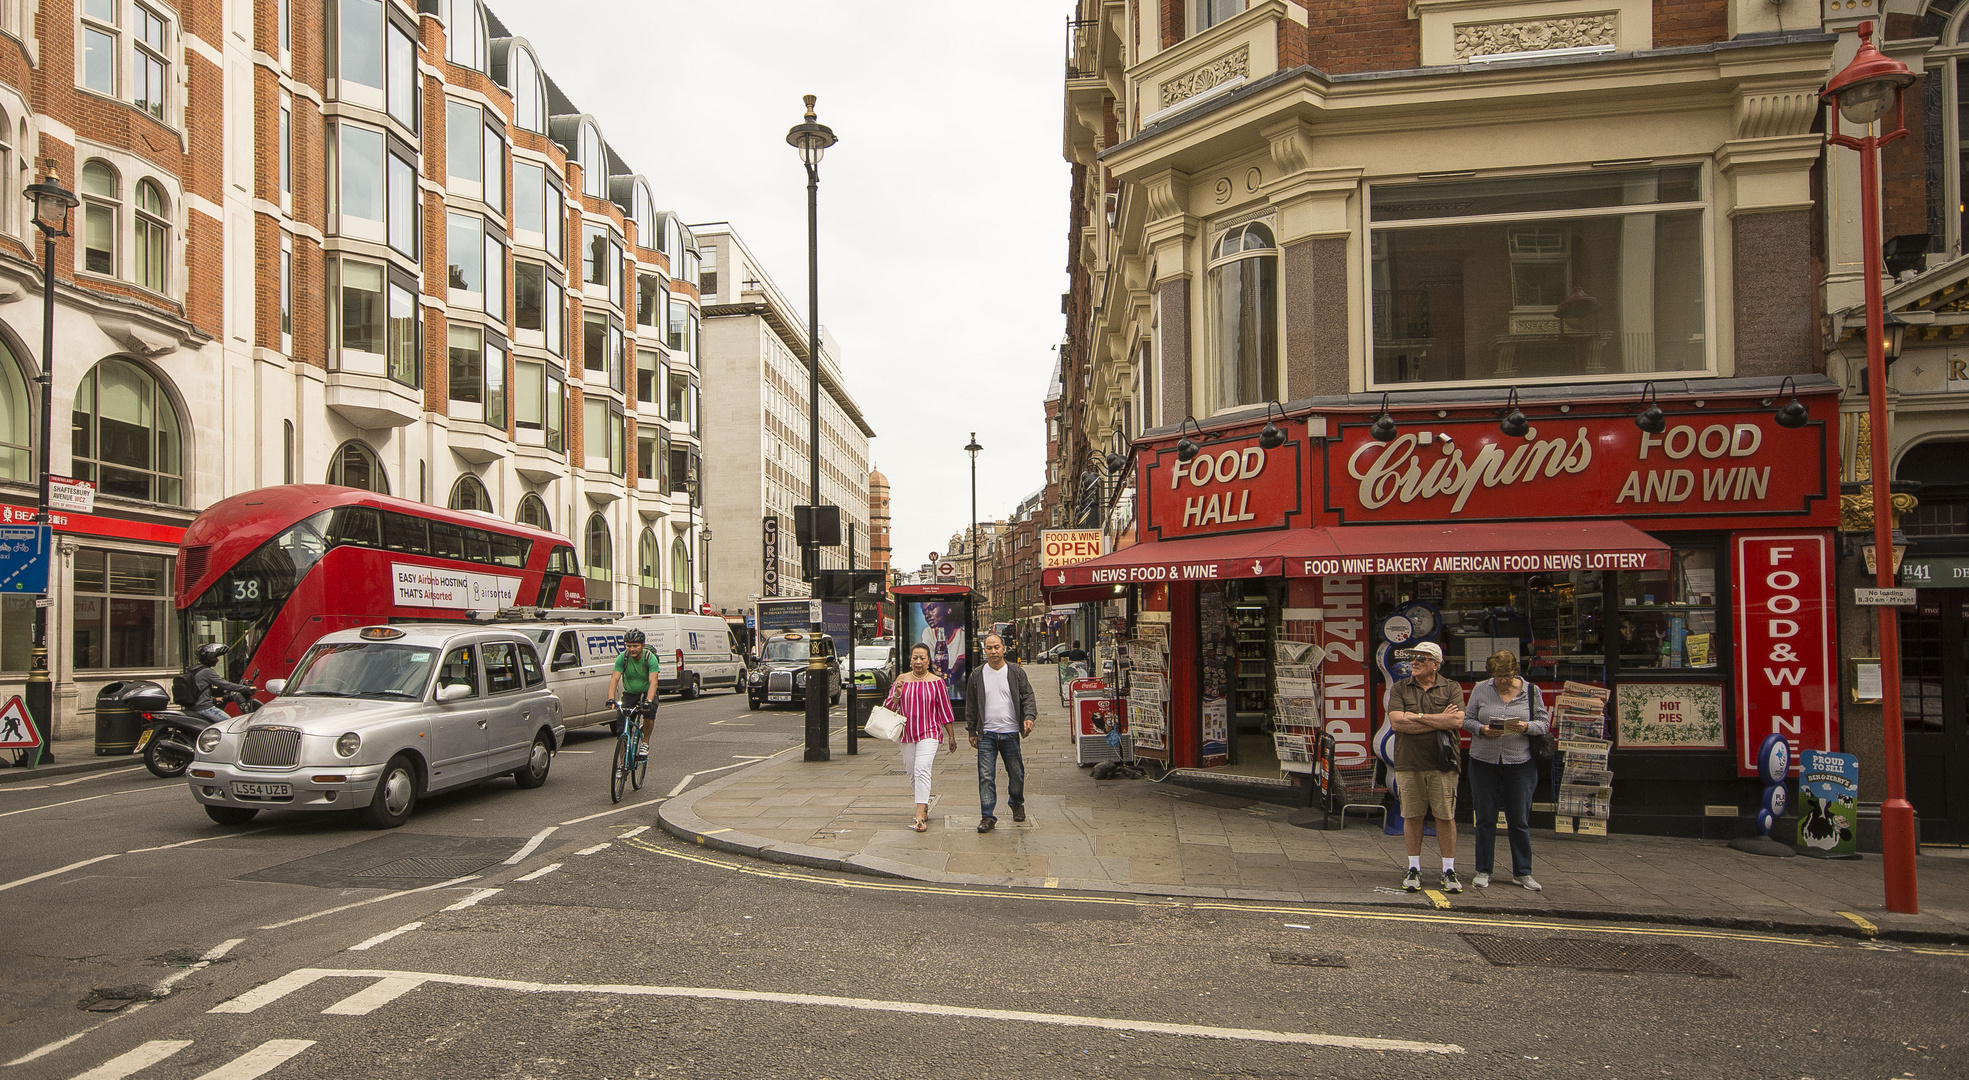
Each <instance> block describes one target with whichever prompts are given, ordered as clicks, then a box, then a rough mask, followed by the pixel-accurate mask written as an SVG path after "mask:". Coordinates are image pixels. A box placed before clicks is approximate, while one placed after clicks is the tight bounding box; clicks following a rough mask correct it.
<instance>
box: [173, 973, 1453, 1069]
mask: <svg viewBox="0 0 1969 1080" xmlns="http://www.w3.org/2000/svg"><path fill="white" fill-rule="evenodd" d="M325 978H355V979H376V980H378V981H377V982H376V983H374V984H373V985H371V986H370V987H369V988H367V989H365V990H362V991H359V992H357V993H355V994H351V995H350V996H348V997H346V998H343V999H342V1000H341V1001H338V1002H336V1003H335V1004H334V1005H330V1006H329V1007H328V1008H326V1009H324V1010H322V1011H323V1012H324V1013H326V1014H330V1015H344V1016H362V1015H366V1014H367V1013H369V1012H370V1011H372V1010H373V1009H374V1008H376V1007H377V1006H380V1005H382V1004H384V1003H386V1002H388V1001H392V1000H395V999H396V998H398V997H401V996H402V995H404V994H405V993H408V992H409V991H411V990H413V989H416V988H417V987H418V986H421V985H423V984H424V983H437V984H441V985H448V986H470V987H478V988H481V989H490V990H511V991H517V992H519V993H524V994H613V995H617V996H623V997H668V998H693V999H697V1000H700V1001H730V1002H741V1003H748V1004H752V1003H757V1004H769V1005H808V1006H822V1007H827V1008H837V1009H854V1010H859V1011H864V1012H887V1013H903V1014H907V1015H911V1016H941V1017H951V1018H956V1019H961V1020H996V1021H1006V1022H1011V1023H1023V1024H1045V1025H1050V1026H1056V1027H1073V1028H1096V1029H1102V1030H1107V1031H1120V1032H1135V1033H1139V1034H1145V1035H1177V1036H1187V1037H1190V1038H1201V1039H1224V1040H1230V1041H1238V1042H1262V1043H1282V1044H1287V1045H1293V1046H1324V1047H1333V1048H1339V1049H1346V1050H1375V1051H1404V1052H1408V1053H1419V1054H1445V1055H1448V1054H1461V1053H1463V1052H1464V1050H1463V1048H1462V1047H1461V1046H1458V1045H1456V1044H1454V1043H1431V1042H1416V1041H1413V1040H1409V1039H1377V1038H1364V1037H1361V1036H1355V1035H1326V1034H1320V1033H1317V1032H1302V1031H1268V1030H1265V1029H1262V1028H1232V1027H1212V1026H1209V1025H1205V1024H1169V1023H1163V1022H1160V1021H1155V1020H1129V1019H1122V1018H1119V1017H1109V1016H1075V1015H1072V1014H1070V1013H1042V1012H1029V1011H1025V1010H1020V1009H983V1008H973V1007H970V1006H964V1005H940V1004H936V1003H934V1002H927V1001H888V1000H882V999H877V998H852V997H837V996H834V995H830V994H788V993H777V992H771V991H764V990H729V989H723V988H718V987H703V986H636V985H629V984H621V983H536V982H522V981H520V980H517V979H491V978H483V977H479V976H473V975H443V974H438V973H435V972H425V971H390V970H359V969H345V968H301V969H299V970H297V971H291V972H288V973H287V974H285V975H282V976H281V977H280V978H278V979H275V980H273V981H272V982H269V983H266V984H264V985H262V986H258V987H255V988H254V989H252V990H248V991H247V992H246V993H244V994H241V995H239V996H238V997H236V998H234V999H232V1000H231V1001H226V1002H221V1003H220V1004H218V1005H216V1006H214V1007H213V1008H212V1009H211V1010H209V1011H211V1012H215V1013H251V1012H256V1011H258V1010H259V1009H261V1008H264V1007H265V1006H267V1005H270V1004H272V1003H273V1002H276V1001H279V1000H280V999H281V998H283V997H286V996H287V995H288V994H291V993H293V992H294V991H296V990H299V989H301V988H303V987H305V986H309V985H312V984H313V983H315V982H317V981H319V980H321V979H325Z"/></svg>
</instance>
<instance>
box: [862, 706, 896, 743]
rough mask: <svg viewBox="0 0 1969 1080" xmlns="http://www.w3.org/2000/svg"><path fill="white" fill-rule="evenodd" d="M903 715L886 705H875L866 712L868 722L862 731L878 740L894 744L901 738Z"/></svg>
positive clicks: (863, 725)
mask: <svg viewBox="0 0 1969 1080" xmlns="http://www.w3.org/2000/svg"><path fill="white" fill-rule="evenodd" d="M903 723H904V720H903V715H902V714H901V713H899V712H895V711H893V710H891V709H890V708H889V707H888V706H886V705H877V706H875V707H874V708H872V709H870V710H868V720H867V721H866V722H864V723H863V724H862V730H863V731H865V732H867V733H868V734H870V735H872V736H874V737H875V738H878V739H884V740H887V741H888V742H895V741H896V740H898V739H900V738H902V726H903Z"/></svg>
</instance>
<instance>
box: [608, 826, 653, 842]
mask: <svg viewBox="0 0 1969 1080" xmlns="http://www.w3.org/2000/svg"><path fill="white" fill-rule="evenodd" d="M648 831H649V826H648V825H638V826H636V827H635V828H633V829H630V830H629V831H628V832H626V833H623V834H622V835H621V836H618V837H616V839H618V840H627V839H629V838H630V837H632V836H641V835H643V834H644V833H646V832H648Z"/></svg>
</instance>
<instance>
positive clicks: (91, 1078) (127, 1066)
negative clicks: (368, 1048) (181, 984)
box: [74, 1039, 315, 1080]
mask: <svg viewBox="0 0 1969 1080" xmlns="http://www.w3.org/2000/svg"><path fill="white" fill-rule="evenodd" d="M191 1043H192V1041H191V1040H190V1039H153V1040H151V1041H150V1042H147V1043H145V1044H143V1045H142V1046H139V1047H137V1048H136V1049H135V1050H132V1051H130V1052H129V1053H126V1054H119V1055H117V1056H116V1057H113V1058H111V1059H109V1060H108V1061H105V1062H103V1063H102V1064H101V1065H98V1066H96V1067H95V1068H93V1069H90V1070H89V1071H88V1072H85V1073H81V1074H79V1075H77V1076H76V1077H75V1078H74V1080H124V1077H127V1076H131V1075H133V1074H135V1073H138V1072H141V1071H143V1070H144V1069H148V1068H150V1067H151V1066H152V1065H155V1064H157V1063H158V1062H160V1061H163V1060H164V1059H166V1058H168V1057H170V1056H171V1055H173V1054H176V1053H177V1052H178V1051H180V1050H183V1049H184V1048H185V1047H187V1046H190V1045H191ZM314 1044H315V1041H314V1040H313V1039H269V1040H267V1041H266V1042H263V1043H261V1044H260V1045H258V1046H256V1047H254V1048H253V1049H251V1050H248V1051H246V1052H245V1053H243V1054H241V1055H239V1056H238V1057H236V1058H233V1059H232V1060H231V1061H228V1062H226V1063H225V1064H223V1065H220V1066H219V1067H218V1068H216V1069H213V1070H211V1071H210V1072H206V1073H202V1074H200V1075H199V1077H198V1080H255V1078H256V1077H261V1076H265V1075H266V1074H268V1073H270V1072H272V1071H273V1070H275V1069H277V1068H279V1067H280V1066H281V1065H283V1064H285V1063H286V1062H287V1061H288V1060H289V1059H291V1058H293V1057H294V1055H296V1054H299V1053H300V1052H301V1051H303V1050H306V1049H307V1048H308V1047H310V1046H313V1045H314Z"/></svg>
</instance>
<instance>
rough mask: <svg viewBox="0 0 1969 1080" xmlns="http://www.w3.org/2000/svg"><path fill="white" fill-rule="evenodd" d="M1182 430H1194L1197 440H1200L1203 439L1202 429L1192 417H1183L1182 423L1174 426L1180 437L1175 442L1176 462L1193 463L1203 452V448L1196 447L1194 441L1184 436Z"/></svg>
mask: <svg viewBox="0 0 1969 1080" xmlns="http://www.w3.org/2000/svg"><path fill="white" fill-rule="evenodd" d="M1184 428H1195V429H1196V435H1197V438H1198V439H1201V438H1203V427H1202V425H1200V424H1198V423H1197V422H1196V417H1194V416H1185V417H1183V422H1182V423H1180V424H1177V425H1176V434H1177V435H1179V436H1181V437H1180V438H1178V439H1177V440H1176V460H1177V461H1194V460H1196V456H1197V455H1198V454H1200V453H1202V452H1203V447H1201V446H1198V445H1197V443H1196V440H1195V439H1192V438H1190V437H1189V436H1188V435H1184V434H1183V429H1184Z"/></svg>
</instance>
